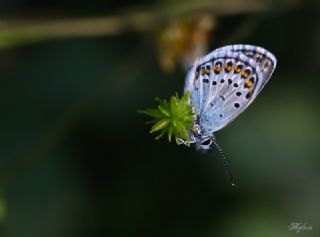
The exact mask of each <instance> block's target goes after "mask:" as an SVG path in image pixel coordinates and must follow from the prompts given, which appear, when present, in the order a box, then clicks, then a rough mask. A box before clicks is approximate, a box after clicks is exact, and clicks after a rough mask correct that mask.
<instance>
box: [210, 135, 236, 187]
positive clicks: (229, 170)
mask: <svg viewBox="0 0 320 237" xmlns="http://www.w3.org/2000/svg"><path fill="white" fill-rule="evenodd" d="M213 143H214V145H215V146H216V147H217V148H218V151H219V153H220V157H221V160H222V162H223V166H224V170H225V171H226V174H227V179H228V180H229V182H230V183H231V185H232V186H237V184H236V180H235V178H234V177H233V175H232V173H231V169H230V167H229V164H228V161H227V159H226V157H225V155H224V153H223V150H222V148H221V147H220V146H219V144H218V143H217V142H216V141H215V139H213Z"/></svg>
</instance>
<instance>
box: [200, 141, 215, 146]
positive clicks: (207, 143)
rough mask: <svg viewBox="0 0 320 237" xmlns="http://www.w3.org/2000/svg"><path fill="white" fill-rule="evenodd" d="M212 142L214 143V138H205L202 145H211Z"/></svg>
mask: <svg viewBox="0 0 320 237" xmlns="http://www.w3.org/2000/svg"><path fill="white" fill-rule="evenodd" d="M211 143H212V140H211V139H207V140H205V141H204V142H202V143H201V145H203V146H210V145H211Z"/></svg>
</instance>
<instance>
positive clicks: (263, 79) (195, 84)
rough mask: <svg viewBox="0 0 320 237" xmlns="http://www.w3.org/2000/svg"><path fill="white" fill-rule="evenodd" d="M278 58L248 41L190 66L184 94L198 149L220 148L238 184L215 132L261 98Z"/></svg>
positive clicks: (225, 163)
mask: <svg viewBox="0 0 320 237" xmlns="http://www.w3.org/2000/svg"><path fill="white" fill-rule="evenodd" d="M276 64H277V60H276V58H275V56H274V55H273V54H272V53H270V52H269V51H268V50H266V49H264V48H262V47H258V46H253V45H245V44H235V45H229V46H224V47H221V48H218V49H216V50H214V51H212V52H211V53H209V54H207V55H205V56H204V57H202V58H199V59H198V60H196V61H195V63H194V64H193V66H192V67H191V68H190V69H189V71H188V73H187V76H186V79H185V87H184V93H187V92H189V93H190V98H189V103H190V104H191V105H192V106H193V110H194V111H193V112H194V114H195V124H194V127H193V129H192V130H190V131H189V137H190V141H185V140H183V139H181V138H179V139H178V142H179V143H180V144H181V143H182V144H185V145H190V143H195V145H196V148H197V150H199V151H201V152H204V153H208V152H211V151H213V150H214V147H217V149H218V151H219V152H220V155H221V158H222V161H223V164H224V168H225V171H226V174H227V178H228V180H229V181H230V182H231V184H232V185H235V179H234V177H233V176H232V173H231V170H230V168H229V165H228V162H227V160H226V158H225V156H224V154H223V151H222V149H221V147H220V146H219V145H218V144H217V142H216V139H215V136H214V133H215V132H216V131H219V130H221V129H222V128H224V127H225V126H227V125H228V124H229V123H231V122H232V121H233V120H234V119H235V118H236V117H237V116H238V115H239V114H241V113H242V112H243V111H244V110H245V109H246V108H247V107H248V106H249V105H250V104H251V103H252V102H253V101H254V99H255V98H256V97H257V95H258V94H259V92H260V91H261V90H262V88H263V87H264V86H265V84H266V83H267V82H268V80H269V79H270V77H271V75H272V73H273V71H274V69H275V67H276Z"/></svg>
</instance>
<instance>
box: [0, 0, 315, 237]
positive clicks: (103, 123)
mask: <svg viewBox="0 0 320 237" xmlns="http://www.w3.org/2000/svg"><path fill="white" fill-rule="evenodd" d="M319 10H320V8H319V1H311V0H310V1H302V0H281V1H266V0H257V1H254V0H251V1H250V0H248V1H244V0H241V1H235V0H221V1H218V0H211V1H209V0H197V1H187V0H178V1H169V0H163V1H160V0H153V1H144V0H140V1H135V2H133V1H129V0H121V1H107V0H106V1H98V0H93V1H80V0H78V1H62V0H46V1H40V0H25V1H19V0H1V2H0V108H1V110H0V111H1V112H0V113H1V114H0V131H1V132H0V236H4V237H22V236H23V237H29V236H30V237H31V236H32V237H40V236H41V237H42V236H46V237H51V236H52V237H55V236H59V237H63V236H77V237H79V236H110V237H111V236H112V237H113V236H115V237H117V236H119V237H120V236H139V237H141V236H167V237H168V236H183V237H187V236H190V237H191V236H197V237H199V236H203V237H209V236H237V237H242V236H282V237H283V236H298V235H299V236H320V231H319V228H320V203H319V202H320V201H319V200H320V185H319V179H320V171H319V169H320V159H319V158H320V157H319V155H320V151H319V145H320V144H319V140H320V135H319V131H320V125H319V121H320V111H319V99H320V93H319V88H320V83H319V80H320V78H319V70H320V60H319V55H320V43H319V42H320V14H319V13H320V12H319ZM234 43H249V44H254V45H260V46H263V47H265V48H267V49H269V50H270V51H271V52H273V53H274V54H275V55H276V57H277V58H278V67H277V69H276V71H275V73H274V75H273V77H272V79H271V81H270V82H269V83H268V85H267V86H266V87H265V89H264V90H263V92H262V93H261V94H260V96H259V97H258V98H257V99H256V101H255V102H254V103H253V104H252V105H251V106H250V108H248V109H247V111H246V112H245V113H243V114H242V115H240V116H239V117H238V118H237V119H236V120H235V121H234V122H233V123H232V124H230V125H229V126H228V127H226V128H225V129H223V130H222V131H221V132H218V133H217V134H216V137H217V139H218V141H219V143H220V144H221V146H222V147H223V148H224V151H225V154H226V156H227V157H228V160H229V163H230V165H231V167H232V170H233V173H234V175H235V177H236V179H237V181H238V184H239V186H238V187H236V188H234V187H232V186H231V185H230V184H229V183H228V182H227V180H226V178H225V174H224V170H223V166H222V163H221V161H220V159H219V155H218V153H217V152H215V153H212V154H200V153H198V152H197V151H195V150H194V149H193V148H187V147H182V146H177V145H176V144H174V143H171V144H170V143H168V142H167V141H166V139H162V140H160V141H155V140H154V136H153V135H150V134H149V127H148V126H147V125H145V124H144V122H145V121H146V120H148V118H146V117H145V116H143V115H140V114H138V113H137V112H136V110H137V109H143V108H147V107H153V106H155V105H156V103H155V102H154V100H153V98H154V97H156V96H160V97H162V98H167V97H169V96H170V95H172V94H173V93H174V92H175V91H178V92H179V93H181V92H182V88H183V84H184V77H185V71H186V66H187V65H188V64H190V62H192V61H193V60H194V57H197V56H199V55H202V54H205V53H207V52H209V51H211V50H213V49H214V48H217V47H220V46H223V45H227V44H234ZM292 223H302V224H305V226H306V227H308V229H309V230H301V231H300V232H299V233H296V231H295V230H289V229H288V226H290V225H291V224H292ZM310 227H311V228H312V230H310Z"/></svg>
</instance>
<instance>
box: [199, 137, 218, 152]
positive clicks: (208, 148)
mask: <svg viewBox="0 0 320 237" xmlns="http://www.w3.org/2000/svg"><path fill="white" fill-rule="evenodd" d="M213 139H214V138H213V136H209V137H208V136H205V137H201V138H199V139H197V141H196V148H197V150H198V151H201V152H203V153H210V152H212V151H213V150H214V143H213Z"/></svg>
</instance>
